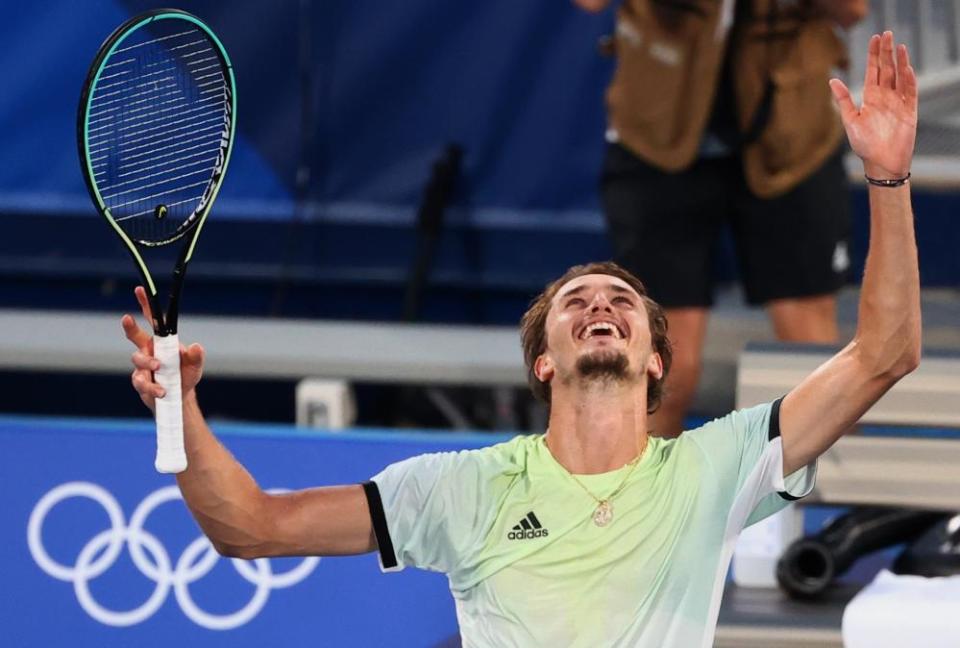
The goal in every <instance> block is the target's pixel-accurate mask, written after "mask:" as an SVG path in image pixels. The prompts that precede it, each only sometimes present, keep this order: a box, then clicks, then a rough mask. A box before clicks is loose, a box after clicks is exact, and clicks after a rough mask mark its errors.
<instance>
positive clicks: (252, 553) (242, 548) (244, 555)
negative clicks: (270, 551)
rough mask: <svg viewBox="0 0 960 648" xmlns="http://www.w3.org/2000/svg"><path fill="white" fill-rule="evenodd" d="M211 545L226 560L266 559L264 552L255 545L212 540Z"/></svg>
mask: <svg viewBox="0 0 960 648" xmlns="http://www.w3.org/2000/svg"><path fill="white" fill-rule="evenodd" d="M210 544H212V545H213V548H214V549H215V550H216V552H217V553H218V554H220V555H221V556H223V557H224V558H239V559H241V560H253V559H255V558H266V557H267V555H266V554H265V553H264V551H263V550H262V549H261V548H260V547H258V546H254V545H241V544H234V543H229V542H221V541H218V540H213V539H212V538H211V539H210Z"/></svg>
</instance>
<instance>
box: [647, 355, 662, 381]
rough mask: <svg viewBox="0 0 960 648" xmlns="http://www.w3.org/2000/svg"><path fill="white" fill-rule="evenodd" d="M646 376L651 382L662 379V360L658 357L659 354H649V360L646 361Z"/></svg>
mask: <svg viewBox="0 0 960 648" xmlns="http://www.w3.org/2000/svg"><path fill="white" fill-rule="evenodd" d="M647 374H648V375H649V376H650V378H652V379H653V380H660V379H661V378H663V358H661V357H660V354H659V353H653V354H651V355H650V359H649V360H647Z"/></svg>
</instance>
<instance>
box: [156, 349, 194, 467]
mask: <svg viewBox="0 0 960 648" xmlns="http://www.w3.org/2000/svg"><path fill="white" fill-rule="evenodd" d="M153 355H154V357H156V359H157V360H159V361H160V368H159V369H157V370H156V371H155V372H153V375H154V378H155V379H156V381H157V384H159V385H160V386H161V387H163V391H164V392H166V393H165V394H164V396H163V398H158V399H157V461H156V464H155V465H156V468H157V471H158V472H162V473H178V472H183V471H184V470H186V469H187V454H186V452H184V449H183V403H182V401H181V394H180V339H179V338H178V337H177V336H176V334H174V335H168V336H166V337H160V336H155V337H154V338H153Z"/></svg>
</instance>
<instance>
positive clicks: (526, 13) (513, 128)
mask: <svg viewBox="0 0 960 648" xmlns="http://www.w3.org/2000/svg"><path fill="white" fill-rule="evenodd" d="M156 6H157V5H156V3H154V2H143V1H137V0H129V1H119V0H91V1H89V2H82V3H77V2H72V1H71V0H52V1H51V2H46V3H44V4H43V7H42V8H40V7H34V6H30V5H27V4H24V5H18V4H16V3H7V6H5V7H4V20H3V22H2V24H0V36H2V37H3V42H4V47H3V49H2V51H0V80H2V81H3V87H4V89H5V91H4V92H3V94H2V95H0V139H2V141H3V142H4V147H3V148H4V151H3V154H2V158H0V159H2V161H3V164H0V210H13V211H31V212H32V211H39V212H46V213H78V214H87V215H90V216H94V215H95V212H94V210H93V209H92V207H91V206H90V201H89V199H88V198H87V195H86V191H85V189H84V187H83V182H82V179H81V176H80V171H79V162H78V160H77V150H76V135H75V128H76V110H77V102H78V100H79V95H80V89H81V87H82V85H83V83H84V79H85V77H86V74H87V69H88V66H89V65H90V62H91V61H92V60H93V57H94V55H95V53H96V52H97V48H98V47H99V46H100V44H101V43H102V42H103V40H104V39H105V38H106V37H107V35H108V34H109V33H110V32H111V31H112V30H113V29H114V28H115V27H117V26H118V25H119V24H120V23H121V22H123V21H124V20H126V19H127V18H129V17H131V16H132V15H135V14H137V13H139V12H141V11H144V10H145V9H149V8H155V7H156ZM177 7H179V8H182V9H185V10H187V11H190V12H192V13H194V14H196V15H197V16H199V17H200V18H201V19H203V20H204V21H205V22H206V23H208V24H209V25H210V26H211V27H212V28H213V30H214V31H215V32H216V33H217V34H218V36H219V37H220V39H221V40H222V41H223V43H224V45H225V47H226V48H227V51H228V52H229V54H230V57H231V59H232V61H233V64H234V70H235V73H236V76H237V99H238V112H237V124H238V131H237V142H236V145H235V148H234V154H233V160H232V161H231V163H230V172H229V174H228V177H227V180H226V182H225V183H224V186H223V190H222V191H221V193H220V197H219V199H218V202H217V207H216V208H215V211H216V216H217V217H218V218H220V217H233V218H253V219H266V220H271V219H273V220H276V219H281V220H289V219H292V218H298V219H303V220H311V219H327V218H334V219H337V218H343V219H356V218H361V219H375V220H383V219H386V220H388V221H395V220H396V219H397V218H400V219H407V220H409V219H411V218H412V217H413V212H414V210H415V207H416V205H417V203H418V201H419V198H420V192H421V190H422V187H423V184H424V182H425V180H426V178H427V177H428V175H429V173H430V165H431V164H432V162H433V160H434V159H436V157H437V156H438V155H439V154H440V152H441V151H442V150H443V148H444V147H445V146H446V145H447V144H448V143H450V142H456V143H458V144H460V145H461V146H462V147H463V149H464V151H465V156H464V178H465V180H464V182H463V183H461V187H460V189H461V193H460V199H459V200H458V203H459V204H460V205H461V206H463V207H464V208H467V207H469V210H468V211H470V212H471V213H472V212H476V211H482V212H483V213H484V214H485V216H484V217H485V218H488V219H496V218H502V216H503V213H504V211H503V210H504V209H506V210H507V211H506V213H507V214H508V215H511V216H515V215H516V212H517V210H522V211H531V212H533V213H534V214H537V213H539V214H541V215H542V214H543V213H544V212H545V211H567V212H570V211H571V210H572V211H577V210H581V211H583V210H585V217H586V218H588V219H589V220H592V221H595V222H597V223H598V222H599V221H597V220H596V197H595V194H596V191H595V187H596V178H597V174H598V170H599V164H600V154H601V150H602V147H603V128H604V112H603V91H604V86H605V84H606V80H607V78H608V75H609V72H610V68H611V64H610V61H608V60H605V59H603V58H601V57H599V56H598V55H597V53H596V48H595V43H596V40H597V38H598V37H599V35H600V34H602V33H603V32H605V31H608V30H609V29H610V20H609V14H608V15H605V16H601V17H595V16H590V15H588V14H586V13H585V12H582V11H580V10H578V9H577V8H576V7H574V6H573V5H572V4H571V3H569V2H563V3H558V2H556V1H555V0H528V1H527V2H521V3H517V2H515V1H514V0H494V1H492V2H486V3H479V4H476V3H436V2H432V1H430V0H408V1H407V2H402V3H382V2H376V1H375V0H359V1H356V2H320V1H312V0H303V1H300V2H289V1H287V2H278V3H273V4H270V5H267V4H264V3H262V2H252V1H247V2H229V3H224V2H213V1H212V0H186V1H183V2H180V3H177ZM54 71H55V72H54ZM295 205H296V206H295Z"/></svg>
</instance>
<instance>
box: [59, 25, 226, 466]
mask: <svg viewBox="0 0 960 648" xmlns="http://www.w3.org/2000/svg"><path fill="white" fill-rule="evenodd" d="M236 114H237V95H236V88H235V82H234V76H233V69H232V67H231V65H230V59H229V57H228V56H227V52H226V51H225V50H224V48H223V45H222V44H221V43H220V41H219V39H218V38H217V37H216V35H214V33H213V32H212V31H211V30H210V28H209V27H207V26H206V25H204V24H203V23H202V22H201V21H200V20H199V19H197V18H196V17H195V16H192V15H190V14H188V13H186V12H184V11H179V10H175V9H158V10H155V11H150V12H147V13H144V14H141V15H139V16H136V17H134V18H131V19H130V20H128V21H127V22H125V23H124V24H122V25H121V26H120V27H118V28H117V29H116V31H114V32H113V33H112V34H111V35H110V36H109V37H108V38H107V40H106V42H104V44H103V45H102V46H101V47H100V50H99V51H98V52H97V55H96V57H95V58H94V60H93V64H92V65H91V66H90V72H89V73H88V75H87V79H86V82H85V83H84V86H83V92H82V93H81V95H80V108H79V111H78V116H77V144H78V148H79V152H80V166H81V168H82V170H83V176H84V179H85V180H86V184H87V189H88V190H89V192H90V197H91V198H92V199H93V203H94V205H96V207H97V209H98V210H99V211H100V213H101V214H102V215H103V217H104V218H105V219H106V221H107V223H109V224H110V227H111V228H112V229H113V231H114V232H116V234H117V236H119V237H120V240H121V241H123V243H124V245H125V246H126V247H127V249H128V250H129V252H130V255H131V256H132V257H133V260H134V262H135V263H136V267H137V270H138V271H139V272H140V275H141V277H142V278H143V283H144V286H145V288H146V291H147V296H148V298H149V301H150V311H151V313H152V315H153V322H152V324H153V331H154V334H155V335H154V340H153V345H154V355H155V356H156V358H157V359H158V360H159V361H160V364H161V367H160V369H159V370H158V371H157V372H156V373H155V378H156V381H157V383H158V384H160V385H161V386H162V387H163V389H164V390H165V391H166V395H165V396H164V398H162V399H158V400H157V407H156V411H157V459H156V468H157V470H158V471H160V472H164V473H175V472H181V471H183V470H185V469H186V467H187V457H186V453H185V452H184V447H183V413H182V406H181V394H180V342H179V340H178V338H177V316H178V312H179V302H180V292H181V289H182V288H183V277H184V275H185V274H186V270H187V264H188V263H189V262H190V258H191V257H192V256H193V251H194V247H195V246H196V244H197V237H198V236H199V235H200V230H201V229H202V228H203V223H204V221H205V220H206V217H207V214H208V213H210V207H211V205H212V204H213V201H214V199H215V198H216V197H217V192H218V191H219V190H220V185H221V183H222V182H223V178H224V175H225V173H226V170H227V162H228V161H229V160H230V151H231V149H232V147H233V135H234V127H235V120H236ZM176 242H179V245H180V249H179V254H178V255H177V256H176V263H175V265H174V267H173V281H172V283H171V288H170V296H169V299H168V301H167V309H166V311H164V310H163V309H162V308H161V307H160V306H161V305H160V300H159V298H158V295H157V286H156V284H155V282H154V280H153V276H152V275H151V273H150V270H149V268H148V267H147V264H146V263H145V261H144V257H145V255H146V251H147V250H148V249H151V248H157V247H160V246H165V245H171V244H173V243H176Z"/></svg>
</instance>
